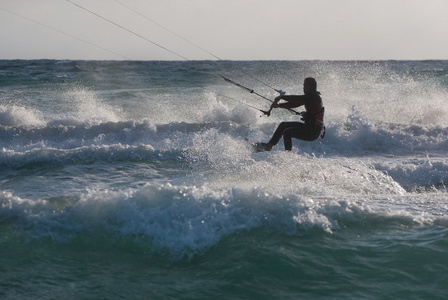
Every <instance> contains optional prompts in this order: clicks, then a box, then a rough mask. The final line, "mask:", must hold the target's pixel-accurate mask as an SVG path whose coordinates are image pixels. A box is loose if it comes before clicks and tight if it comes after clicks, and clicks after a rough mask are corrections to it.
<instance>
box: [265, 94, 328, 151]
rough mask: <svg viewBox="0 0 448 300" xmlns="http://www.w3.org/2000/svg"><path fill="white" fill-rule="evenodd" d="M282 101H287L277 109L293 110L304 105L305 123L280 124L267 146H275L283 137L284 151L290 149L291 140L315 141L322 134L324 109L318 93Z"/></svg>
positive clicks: (286, 97) (287, 97)
mask: <svg viewBox="0 0 448 300" xmlns="http://www.w3.org/2000/svg"><path fill="white" fill-rule="evenodd" d="M282 99H283V100H286V101H288V102H287V103H282V104H280V105H279V107H283V108H293V107H298V106H301V105H305V109H306V115H305V117H304V121H305V123H302V122H282V123H280V125H279V126H278V127H277V129H276V130H275V132H274V134H273V136H272V138H271V140H270V141H269V144H271V145H276V144H277V143H278V142H279V141H280V139H281V137H282V136H283V142H284V144H285V150H291V149H292V141H291V139H292V138H296V139H300V140H304V141H315V140H317V139H318V138H319V137H320V135H321V132H322V127H323V125H324V124H323V117H324V108H323V103H322V98H321V97H320V93H319V92H312V93H309V94H306V95H303V96H283V97H282Z"/></svg>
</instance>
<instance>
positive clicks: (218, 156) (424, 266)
mask: <svg viewBox="0 0 448 300" xmlns="http://www.w3.org/2000/svg"><path fill="white" fill-rule="evenodd" d="M219 75H224V76H227V77H229V78H232V80H235V81H236V82H238V83H240V84H243V85H245V86H248V87H250V88H253V89H255V90H256V91H257V92H258V93H260V94H262V95H264V96H266V97H268V98H269V99H273V98H274V97H275V96H276V93H275V92H274V91H273V90H272V89H270V88H269V87H267V86H265V85H263V84H262V83H261V82H260V81H258V80H261V81H263V82H265V83H269V85H271V86H274V87H276V88H279V89H283V90H286V91H287V92H288V94H299V93H301V87H302V81H303V78H305V77H308V76H313V77H315V78H316V79H317V81H318V89H319V90H320V91H321V93H322V95H323V99H324V104H325V107H326V116H325V123H326V128H327V131H326V136H325V138H324V139H321V140H319V141H316V142H313V143H309V142H301V141H298V140H295V141H294V143H293V151H292V152H289V153H288V152H285V151H283V150H282V143H280V144H279V145H277V146H276V147H275V148H274V150H273V151H272V152H269V153H266V152H265V153H252V151H251V149H250V146H249V145H248V144H247V143H245V142H244V138H245V137H248V138H249V139H250V140H252V141H267V140H268V139H269V138H270V136H271V134H272V133H273V131H274V130H275V128H276V126H277V125H278V123H280V122H281V121H283V120H297V117H296V116H294V115H292V114H290V113H288V112H286V111H280V110H274V111H273V113H272V115H271V116H270V117H266V116H262V117H260V115H261V113H260V112H259V111H258V110H257V109H258V108H259V109H267V108H269V103H268V102H267V101H265V100H264V99H261V98H259V97H256V96H254V95H251V94H249V93H246V92H245V91H243V90H242V89H239V88H238V87H236V86H234V85H231V84H229V83H227V82H225V81H224V80H223V79H222V78H221V77H220V76H219ZM248 75H250V76H248ZM254 78H256V79H258V80H255V79H254ZM447 100H448V62H447V61H379V62H364V61H353V62H331V61H329V62H327V61H247V62H231V61H219V62H213V61H194V62H193V61H190V62H138V61H122V62H119V61H53V60H34V61H0V297H1V298H2V299H60V298H63V299H123V298H127V299H211V298H217V299H395V298H397V299H446V298H447V297H448V288H447V287H446V286H447V285H446V284H447V282H448V275H447V274H448V272H447V271H448V270H447V269H448V242H447V240H448V239H447V238H448V226H447V225H448V219H447V213H448V197H447V188H446V184H447V180H448V156H447V153H448V139H447V137H448V118H447V115H448V106H446V103H447ZM254 108H257V109H254Z"/></svg>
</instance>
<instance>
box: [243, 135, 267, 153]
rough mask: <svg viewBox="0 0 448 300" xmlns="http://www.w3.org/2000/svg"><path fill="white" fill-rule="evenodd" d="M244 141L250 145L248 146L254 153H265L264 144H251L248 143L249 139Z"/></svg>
mask: <svg viewBox="0 0 448 300" xmlns="http://www.w3.org/2000/svg"><path fill="white" fill-rule="evenodd" d="M244 140H245V141H246V142H247V143H249V144H250V146H251V147H252V149H253V151H254V152H264V151H266V145H267V144H266V143H262V142H255V143H252V142H251V141H249V139H248V138H247V137H246V138H244Z"/></svg>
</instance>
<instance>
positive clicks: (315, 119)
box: [302, 107, 325, 138]
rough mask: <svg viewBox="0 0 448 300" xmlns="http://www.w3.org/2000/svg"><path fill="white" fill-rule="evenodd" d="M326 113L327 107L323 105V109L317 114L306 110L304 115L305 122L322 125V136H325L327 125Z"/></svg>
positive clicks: (311, 124)
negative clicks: (325, 120)
mask: <svg viewBox="0 0 448 300" xmlns="http://www.w3.org/2000/svg"><path fill="white" fill-rule="evenodd" d="M324 114H325V107H322V110H321V111H320V112H319V113H317V114H311V113H308V112H304V113H303V115H302V121H304V122H305V124H307V125H310V126H321V127H322V130H321V132H320V137H321V138H324V137H325V125H324Z"/></svg>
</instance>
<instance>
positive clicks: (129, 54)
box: [0, 0, 448, 60]
mask: <svg viewBox="0 0 448 300" xmlns="http://www.w3.org/2000/svg"><path fill="white" fill-rule="evenodd" d="M71 1H72V2H74V3H76V4H78V5H80V6H82V7H84V8H86V9H88V10H91V11H93V12H95V13H96V14H98V15H100V16H101V17H103V18H106V19H108V20H110V21H112V22H114V23H116V24H118V25H119V26H121V27H117V26H116V25H113V24H111V23H109V22H107V21H105V20H104V19H102V18H100V17H98V16H95V15H93V14H91V13H89V12H87V11H85V10H83V9H81V8H79V7H77V6H75V5H73V4H71V3H70V2H68V1H67V0H0V59H44V58H45V59H86V60H91V59H92V60H93V59H94V60H123V59H132V60H185V59H188V60H197V59H199V60H208V59H210V60H216V57H214V56H212V55H210V54H208V53H206V52H204V51H202V50H200V49H199V48H196V47H194V46H192V45H191V44H189V43H187V42H186V41H185V40H183V39H186V40H188V41H190V42H192V43H195V44H196V45H198V46H200V47H202V48H203V49H205V50H207V51H208V52H209V53H211V54H213V55H215V56H218V57H219V58H221V59H226V60H227V59H228V60H309V59H317V60H386V59H397V60H405V59H411V60H420V59H448V17H447V12H448V1H447V0H424V1H423V0H307V1H304V0H118V1H116V0H71ZM120 3H123V4H125V5H126V6H128V7H130V8H131V9H133V10H135V11H138V12H139V13H140V14H142V15H143V16H144V17H143V16H141V15H139V14H137V13H136V12H135V11H132V10H129V9H128V8H126V7H124V6H123V5H121V4H120ZM6 10H7V11H6ZM11 12H12V13H11ZM13 13H14V14H13ZM18 15H19V16H18ZM24 17H25V18H27V19H25V18H24ZM145 17H146V18H145ZM147 18H149V19H151V20H152V21H155V22H157V23H159V24H161V25H163V26H164V27H165V28H168V29H169V30H170V31H172V32H175V33H176V34H177V35H179V36H181V37H182V38H183V39H181V38H179V36H176V35H174V34H173V33H172V32H170V31H168V30H166V29H163V28H161V27H159V26H157V25H156V24H154V23H153V22H151V21H149V20H148V19H147ZM30 19H31V20H32V21H31V20H30ZM33 21H34V22H33ZM36 22H37V23H36ZM42 25H44V26H42ZM153 43H156V44H158V45H160V46H162V47H164V48H165V49H162V48H161V47H159V46H156V45H154V44H153ZM92 44H94V45H92ZM168 50H169V51H171V52H174V53H176V54H177V55H175V54H173V53H170V52H169V51H168ZM180 56H182V57H184V58H182V57H180Z"/></svg>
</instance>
